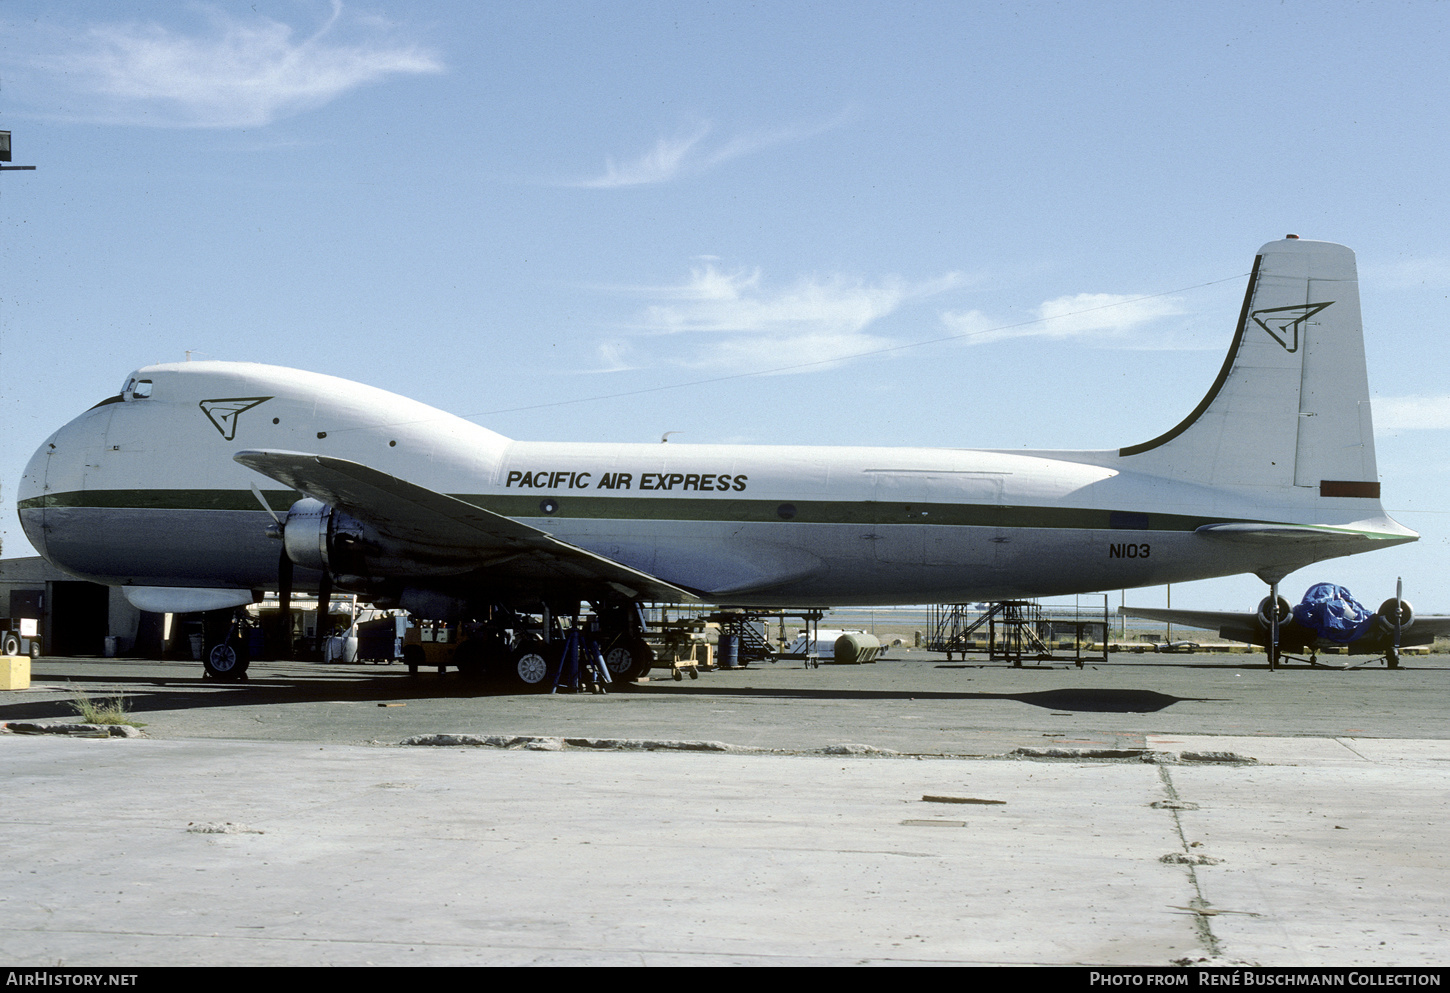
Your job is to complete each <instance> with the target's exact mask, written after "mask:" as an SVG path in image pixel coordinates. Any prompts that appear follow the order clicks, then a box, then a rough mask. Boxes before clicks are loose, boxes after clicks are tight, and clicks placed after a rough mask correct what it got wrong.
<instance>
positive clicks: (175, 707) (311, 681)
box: [0, 667, 1212, 721]
mask: <svg viewBox="0 0 1450 993" xmlns="http://www.w3.org/2000/svg"><path fill="white" fill-rule="evenodd" d="M303 672H304V673H305V674H299V675H295V676H293V675H288V674H283V675H265V676H259V677H258V678H254V679H251V680H249V681H247V682H241V683H216V682H211V681H209V680H207V681H203V680H201V679H199V678H196V677H188V676H185V675H180V674H179V675H178V676H177V678H175V679H168V678H161V679H158V678H157V677H155V676H152V675H145V676H143V675H133V676H128V675H124V674H116V675H99V674H96V675H91V674H86V675H73V676H68V677H66V678H65V679H64V680H63V684H64V685H63V686H62V681H60V680H43V682H45V683H46V684H47V685H52V686H55V687H56V689H57V690H58V691H64V690H67V689H69V690H74V691H78V692H81V693H85V694H86V695H87V696H89V697H90V698H91V699H92V700H93V701H96V702H107V701H109V700H110V699H112V698H114V697H115V696H116V695H117V694H118V693H119V694H121V695H122V696H124V701H125V708H126V711H127V712H128V713H130V714H133V715H136V716H137V717H142V716H144V715H145V714H147V713H152V712H159V711H185V710H204V709H209V708H217V707H236V706H247V707H257V706H268V705H275V704H297V703H329V702H350V703H366V702H377V703H383V702H389V701H407V700H429V699H439V698H452V699H459V698H465V699H467V698H475V699H476V698H482V699H488V698H492V697H512V696H519V695H536V694H533V693H529V694H521V693H520V692H519V691H518V690H517V689H516V688H514V687H513V686H510V685H508V684H507V683H504V682H502V681H501V680H496V679H471V678H464V677H460V676H459V675H457V674H454V673H450V674H448V675H446V676H442V677H439V676H435V675H432V674H422V675H420V676H418V677H408V676H405V675H403V674H402V673H388V674H383V673H379V674H377V675H372V674H367V675H361V676H360V675H359V674H358V673H357V672H356V670H353V671H348V672H342V671H338V672H332V673H329V672H328V671H327V670H325V669H313V668H311V667H309V668H308V669H306V670H304V671H303ZM545 692H547V691H545ZM560 692H574V691H573V690H564V689H561V690H560ZM610 692H612V693H616V694H620V695H636V696H641V695H642V696H650V697H656V698H658V697H664V696H669V695H675V696H687V697H753V698H756V699H762V700H768V699H777V700H803V701H819V702H830V701H850V700H863V701H864V700H903V701H917V702H921V701H934V702H949V701H960V702H963V703H968V702H976V701H991V700H1013V701H1016V702H1018V703H1023V704H1026V705H1028V706H1032V707H1040V708H1043V709H1045V710H1056V711H1073V712H1078V713H1124V714H1129V713H1132V714H1145V713H1155V712H1157V711H1161V710H1165V709H1167V708H1168V707H1171V706H1173V705H1174V704H1175V703H1180V702H1184V701H1193V702H1212V701H1211V700H1210V698H1205V697H1177V696H1172V695H1170V694H1166V693H1159V692H1156V691H1153V690H1140V689H1112V688H1068V689H1052V690H1034V691H1030V692H1022V693H986V692H965V691H949V690H946V691H922V690H866V689H851V688H846V687H830V688H826V687H823V688H819V689H814V688H803V687H751V686H743V687H742V686H730V685H728V684H722V683H721V682H719V681H716V680H707V681H705V682H693V681H692V682H689V683H685V684H683V685H682V684H679V683H672V682H669V681H665V680H660V681H657V682H651V683H631V684H619V685H616V686H614V687H613V688H612V689H611V691H610ZM73 700H74V697H67V698H63V699H52V700H35V701H24V702H20V701H17V702H15V703H9V704H5V705H0V721H25V720H56V719H63V718H69V719H77V717H76V708H75V706H74V703H73Z"/></svg>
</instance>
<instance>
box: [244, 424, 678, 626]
mask: <svg viewBox="0 0 1450 993" xmlns="http://www.w3.org/2000/svg"><path fill="white" fill-rule="evenodd" d="M233 458H234V459H235V460H236V461H238V462H240V463H241V464H242V465H244V466H246V467H247V468H249V469H255V470H256V471H257V472H260V473H262V474H263V475H264V476H269V477H271V478H272V479H275V480H277V481H278V482H280V483H284V484H286V485H288V486H290V487H292V488H293V489H295V490H300V491H301V492H303V493H306V494H307V495H308V496H310V497H314V498H315V499H318V500H321V501H322V502H323V503H326V504H329V505H330V506H333V507H336V508H338V509H339V510H342V511H344V512H345V513H347V514H349V515H351V516H352V517H355V518H357V519H358V520H360V521H362V522H364V523H365V524H368V525H370V526H372V527H375V528H377V529H378V531H380V532H381V533H383V534H386V535H389V536H391V537H394V538H399V539H402V540H404V541H409V542H413V543H417V544H419V545H423V546H432V547H435V548H438V547H446V548H449V549H452V550H455V551H457V550H464V551H466V552H467V553H468V554H469V556H470V557H471V558H473V559H475V560H476V562H477V564H478V566H479V567H480V568H484V569H487V570H489V573H490V574H491V575H492V576H494V577H496V578H497V579H498V580H500V581H506V582H507V583H508V584H509V585H510V586H514V587H520V586H521V587H523V588H527V589H536V590H539V591H547V590H548V589H550V588H558V587H568V588H571V589H583V590H599V591H601V592H605V591H612V592H614V593H618V594H622V595H624V596H626V597H628V598H630V599H632V600H635V599H642V600H656V601H662V602H669V603H691V602H694V601H697V600H698V599H699V597H698V596H697V595H696V594H695V593H694V592H692V591H690V590H686V589H684V588H682V587H679V586H675V585H674V584H673V583H669V582H666V581H665V580H663V579H660V578H658V577H656V576H651V575H649V574H648V573H645V572H641V571H639V570H638V569H635V568H632V567H631V566H627V565H625V564H624V563H622V562H616V561H614V560H613V559H607V558H605V557H603V556H601V555H596V554H594V553H593V552H590V551H587V550H585V549H583V548H580V547H578V546H577V545H571V544H569V543H568V542H566V541H560V540H559V539H558V538H555V537H554V536H553V535H551V534H549V533H548V532H546V531H540V530H539V529H538V528H535V527H530V526H529V525H527V524H524V523H522V522H520V521H516V520H514V519H513V518H510V517H504V516H503V515H501V514H495V513H494V512H493V511H490V510H485V509H484V508H482V507H475V506H474V505H473V504H471V503H465V502H464V501H462V500H459V499H457V498H456V497H451V496H449V495H448V494H446V493H439V492H437V491H436V490H430V489H428V488H427V487H424V486H418V485H416V484H414V483H410V482H408V481H407V480H404V479H399V478H398V477H396V476H390V475H388V474H387V473H385V472H379V471H378V470H376V469H371V468H369V467H368V466H365V465H362V464H360V463H358V462H350V461H348V460H346V459H337V458H332V457H330V456H326V455H309V454H306V453H303V452H274V451H256V450H251V451H242V452H238V453H237V454H236V455H234V456H233Z"/></svg>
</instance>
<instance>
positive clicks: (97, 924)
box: [0, 735, 1450, 966]
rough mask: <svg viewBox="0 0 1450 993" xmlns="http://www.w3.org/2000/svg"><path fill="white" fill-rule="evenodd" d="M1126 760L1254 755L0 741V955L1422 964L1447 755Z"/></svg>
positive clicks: (1413, 746) (1246, 745) (182, 961)
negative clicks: (945, 755) (1106, 756)
mask: <svg viewBox="0 0 1450 993" xmlns="http://www.w3.org/2000/svg"><path fill="white" fill-rule="evenodd" d="M1149 745H1150V747H1153V748H1157V749H1161V750H1165V751H1168V752H1174V753H1177V752H1190V751H1200V752H1213V751H1217V752H1224V751H1230V752H1238V753H1239V754H1241V755H1246V756H1252V757H1255V758H1258V759H1259V760H1260V761H1259V763H1258V764H1219V763H1203V762H1195V763H1184V764H1153V763H1147V762H1142V761H1092V760H1083V759H1072V758H1069V759H1056V760H1045V761H1034V760H1001V759H997V760H993V759H910V758H887V757H862V756H840V757H835V756H820V755H811V756H804V755H738V754H696V753H680V752H618V751H613V752H610V751H605V752H600V751H590V750H578V749H570V748H566V749H563V750H548V746H547V745H546V746H544V747H543V748H540V747H539V746H538V745H536V746H535V747H534V748H525V749H514V750H509V749H499V748H476V747H474V748H469V747H452V748H438V747H433V748H423V747H409V748H395V747H362V746H340V745H327V746H322V747H319V746H317V745H302V744H286V743H257V742H237V741H225V740H193V741H156V740H125V739H110V740H75V739H58V738H51V737H22V736H18V735H3V736H0V761H3V763H4V765H3V768H4V770H5V771H4V774H3V794H4V796H5V802H4V804H3V806H0V850H3V852H4V856H5V858H4V865H3V870H0V871H3V873H4V876H3V879H4V885H3V886H0V919H3V920H4V921H5V922H6V923H5V926H4V928H3V929H0V960H3V961H5V962H7V963H9V964H11V965H56V964H63V965H67V966H103V965H231V964H236V965H322V964H336V965H363V964H377V965H443V964H461V965H470V964H480V965H481V964H488V965H519V964H554V965H582V964H619V965H637V964H647V965H674V964H699V965H726V964H758V965H763V964H770V965H781V964H810V965H837V964H855V963H882V964H886V963H922V964H931V963H957V964H973V965H977V964H983V965H984V964H1041V965H1074V964H1085V965H1094V964H1096V965H1167V964H1172V963H1175V962H1178V963H1185V964H1190V963H1204V964H1225V965H1227V964H1258V965H1398V966H1431V965H1440V964H1443V962H1444V960H1445V948H1446V947H1450V941H1447V939H1450V855H1447V852H1450V844H1447V842H1450V826H1447V824H1450V819H1447V818H1446V817H1445V812H1446V804H1447V798H1450V764H1447V763H1450V742H1445V741H1433V742H1431V741H1405V740H1399V741H1387V740H1375V741H1367V740H1364V739H1357V740H1348V739H1343V740H1333V739H1304V738H1297V739H1284V738H1278V739H1273V738H1242V739H1228V738H1222V737H1213V738H1188V737H1184V736H1174V737H1172V738H1167V737H1160V738H1151V737H1150V739H1149ZM1270 763H1273V764H1270ZM924 797H933V798H938V799H931V800H927V799H923V798H924ZM984 801H987V802H984Z"/></svg>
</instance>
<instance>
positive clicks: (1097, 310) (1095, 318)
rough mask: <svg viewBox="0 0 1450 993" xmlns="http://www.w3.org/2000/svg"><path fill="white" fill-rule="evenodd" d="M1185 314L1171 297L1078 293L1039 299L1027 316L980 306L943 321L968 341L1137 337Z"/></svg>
mask: <svg viewBox="0 0 1450 993" xmlns="http://www.w3.org/2000/svg"><path fill="white" fill-rule="evenodd" d="M1185 313H1187V311H1185V310H1184V308H1183V302H1182V301H1181V300H1180V299H1179V298H1177V297H1172V296H1152V297H1143V296H1134V295H1132V294H1122V293H1078V294H1075V295H1073V296H1062V297H1057V298H1055V299H1052V300H1048V301H1045V302H1044V303H1041V304H1039V305H1038V306H1037V307H1036V308H1035V309H1034V310H1033V311H1032V312H1031V316H1030V317H1026V318H1023V319H1020V320H1012V319H1010V318H1008V319H1002V320H999V319H995V318H991V317H989V316H988V315H986V314H984V313H983V312H981V311H979V310H969V311H948V312H946V313H944V314H942V322H943V323H944V324H946V326H947V327H948V328H950V329H951V330H952V331H953V332H955V333H956V334H959V335H961V336H962V337H963V339H964V340H965V341H966V342H967V344H972V345H983V344H987V343H989V342H995V341H1004V340H1006V339H1009V338H1053V339H1058V340H1061V339H1066V338H1077V339H1085V340H1098V341H1115V342H1118V343H1122V342H1123V341H1124V339H1128V338H1130V337H1133V336H1136V335H1137V334H1138V333H1139V332H1141V331H1142V330H1143V329H1144V328H1145V327H1146V326H1148V325H1149V324H1151V323H1153V322H1155V321H1160V320H1162V319H1164V318H1168V317H1178V316H1182V315H1183V314H1185Z"/></svg>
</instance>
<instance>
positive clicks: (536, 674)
mask: <svg viewBox="0 0 1450 993" xmlns="http://www.w3.org/2000/svg"><path fill="white" fill-rule="evenodd" d="M552 654H553V653H551V652H549V651H548V650H547V649H545V648H544V647H543V646H542V645H525V646H524V647H523V648H520V649H519V650H518V651H516V652H514V654H513V657H512V658H511V659H510V660H509V669H508V675H509V679H510V681H511V682H512V683H513V684H514V685H515V686H516V687H518V688H519V689H522V690H530V691H538V690H542V689H543V688H544V686H545V685H546V684H547V682H548V679H549V674H550V672H551V671H552V670H553V668H554V666H553V664H552V662H551V661H550V659H551V657H552Z"/></svg>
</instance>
